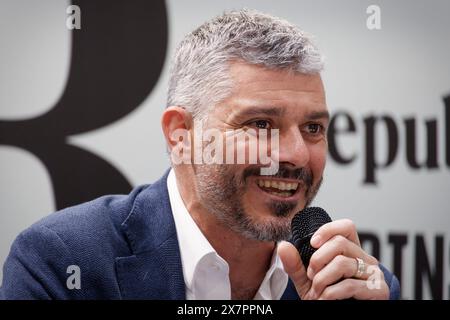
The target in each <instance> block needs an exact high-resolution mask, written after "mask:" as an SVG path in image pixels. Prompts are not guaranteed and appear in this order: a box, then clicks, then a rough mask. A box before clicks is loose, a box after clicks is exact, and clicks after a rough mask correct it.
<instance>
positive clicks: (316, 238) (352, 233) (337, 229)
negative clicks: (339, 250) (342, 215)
mask: <svg viewBox="0 0 450 320" xmlns="http://www.w3.org/2000/svg"><path fill="white" fill-rule="evenodd" d="M338 234H340V235H341V236H344V237H345V238H347V239H349V240H350V241H352V242H353V243H355V244H356V245H358V246H361V244H360V242H359V238H358V233H357V232H356V227H355V224H354V223H353V221H351V220H349V219H341V220H335V221H332V222H329V223H326V224H324V225H323V226H321V227H320V228H319V229H317V231H316V232H315V233H314V235H313V236H312V238H311V245H312V246H313V247H314V248H319V247H320V246H321V245H322V244H324V243H325V242H327V241H328V240H329V239H331V238H332V237H334V236H336V235H338Z"/></svg>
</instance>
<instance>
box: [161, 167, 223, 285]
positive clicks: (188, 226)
mask: <svg viewBox="0 0 450 320" xmlns="http://www.w3.org/2000/svg"><path fill="white" fill-rule="evenodd" d="M167 189H168V190H169V198H170V205H171V207H172V213H173V217H174V220H175V227H176V230H177V237H178V243H179V246H180V252H181V262H182V266H183V276H184V279H185V283H186V286H187V287H188V288H191V285H192V279H193V277H194V273H195V268H196V267H197V264H198V263H199V262H200V261H201V260H202V258H203V257H205V256H207V255H209V254H213V253H216V251H215V250H214V248H213V247H212V246H211V244H210V243H209V241H208V240H207V239H206V237H205V236H204V235H203V233H202V232H201V230H200V228H199V227H198V226H197V224H196V223H195V221H194V219H192V217H191V215H190V214H189V212H188V211H187V209H186V206H185V205H184V202H183V199H182V198H181V194H180V192H179V190H178V186H177V181H176V177H175V172H174V171H173V169H171V170H170V173H169V176H168V177H167Z"/></svg>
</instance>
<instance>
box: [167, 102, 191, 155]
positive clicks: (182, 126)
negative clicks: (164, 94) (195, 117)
mask: <svg viewBox="0 0 450 320" xmlns="http://www.w3.org/2000/svg"><path fill="white" fill-rule="evenodd" d="M161 127H162V130H163V133H164V137H165V138H166V142H167V145H168V147H169V150H170V151H171V150H172V149H173V148H174V147H175V146H176V145H177V144H179V143H180V139H179V137H180V135H179V134H177V132H180V130H184V131H185V132H187V131H188V130H189V129H191V127H192V116H191V114H190V113H189V112H188V111H186V109H184V108H182V107H179V106H170V107H168V108H167V109H166V110H165V111H164V113H163V115H162V118H161Z"/></svg>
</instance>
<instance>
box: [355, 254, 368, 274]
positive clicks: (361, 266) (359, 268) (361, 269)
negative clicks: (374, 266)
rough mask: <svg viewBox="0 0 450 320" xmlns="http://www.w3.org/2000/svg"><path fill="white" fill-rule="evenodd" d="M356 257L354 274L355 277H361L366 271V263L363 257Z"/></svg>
mask: <svg viewBox="0 0 450 320" xmlns="http://www.w3.org/2000/svg"><path fill="white" fill-rule="evenodd" d="M355 259H356V272H355V275H354V276H353V277H354V278H361V277H362V276H363V274H364V273H365V272H366V264H365V262H364V261H363V259H361V258H355Z"/></svg>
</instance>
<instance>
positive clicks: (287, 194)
mask: <svg viewBox="0 0 450 320" xmlns="http://www.w3.org/2000/svg"><path fill="white" fill-rule="evenodd" d="M270 193H271V194H274V195H276V196H279V197H286V198H287V197H290V196H291V194H290V193H289V192H270Z"/></svg>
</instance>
